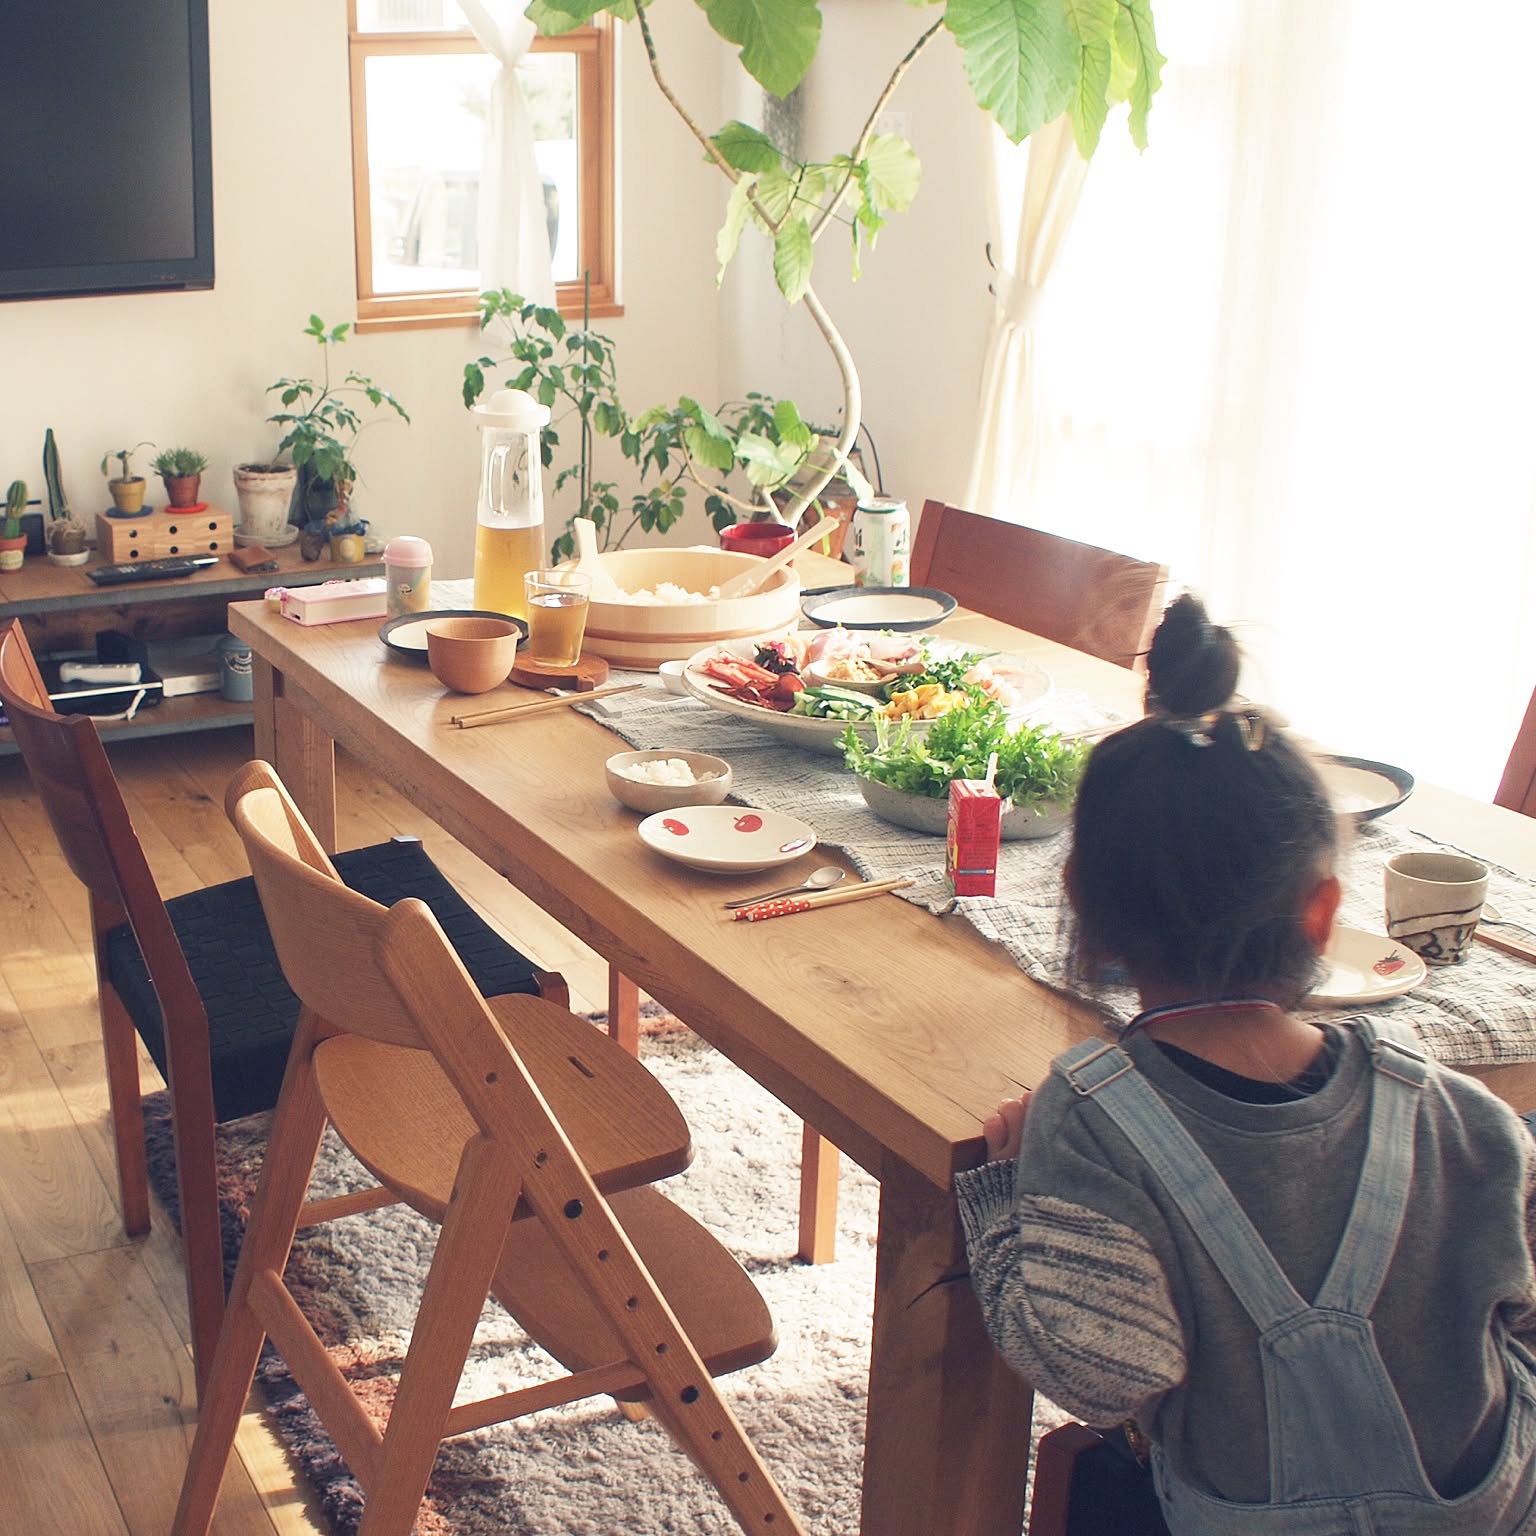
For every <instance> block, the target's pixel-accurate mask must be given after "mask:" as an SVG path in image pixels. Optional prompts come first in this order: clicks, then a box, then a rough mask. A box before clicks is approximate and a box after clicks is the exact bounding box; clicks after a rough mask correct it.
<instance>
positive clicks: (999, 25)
mask: <svg viewBox="0 0 1536 1536" xmlns="http://www.w3.org/2000/svg"><path fill="white" fill-rule="evenodd" d="M944 25H945V26H946V27H947V28H948V29H949V30H950V32H951V33H953V34H954V38H955V41H956V42H957V43H959V44H960V48H961V51H962V52H963V53H964V55H965V72H966V76H967V78H968V79H969V80H970V83H971V93H972V94H973V95H974V96H975V98H976V100H977V103H978V104H979V105H980V106H981V107H983V108H984V109H985V110H986V111H988V112H990V113H991V114H992V115H993V116H994V117H995V118H996V119H997V121H998V124H999V125H1000V126H1001V128H1002V130H1003V132H1004V133H1006V134H1007V135H1008V137H1009V138H1010V139H1011V140H1012V141H1013V142H1014V143H1015V144H1018V143H1020V142H1021V141H1022V140H1024V139H1026V138H1028V137H1029V135H1030V134H1032V133H1033V132H1034V131H1035V130H1036V129H1037V128H1042V127H1044V125H1045V124H1046V123H1048V122H1051V121H1052V120H1053V119H1054V118H1057V117H1059V116H1060V115H1061V114H1062V113H1063V112H1064V111H1065V110H1066V108H1067V103H1068V100H1069V98H1070V96H1071V93H1072V88H1073V83H1074V82H1075V81H1076V79H1077V76H1078V66H1079V54H1080V49H1079V46H1078V43H1077V39H1076V38H1075V37H1073V35H1072V29H1071V28H1070V27H1069V26H1068V24H1067V18H1066V12H1065V11H1064V9H1063V7H1062V0H949V3H948V5H947V6H946V7H945V11H944Z"/></svg>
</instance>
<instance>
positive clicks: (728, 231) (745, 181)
mask: <svg viewBox="0 0 1536 1536" xmlns="http://www.w3.org/2000/svg"><path fill="white" fill-rule="evenodd" d="M756 184H757V178H756V177H755V176H743V177H742V178H741V180H740V181H738V182H736V183H735V184H734V185H733V186H732V187H731V195H730V196H729V197H728V198H727V199H726V202H725V223H724V224H722V225H721V226H720V231H719V233H718V234H717V235H716V236H715V286H716V287H717V288H718V287H719V286H720V284H721V283H722V282H723V281H724V280H725V269H726V268H727V267H728V266H730V264H731V261H732V260H733V259H734V257H735V255H736V251H737V248H738V247H739V246H740V245H741V232H742V230H743V229H745V228H746V226H747V220H748V219H749V218H750V217H751V216H752V189H753V187H754V186H755V185H756Z"/></svg>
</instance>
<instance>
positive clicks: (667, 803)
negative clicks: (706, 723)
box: [603, 751, 731, 816]
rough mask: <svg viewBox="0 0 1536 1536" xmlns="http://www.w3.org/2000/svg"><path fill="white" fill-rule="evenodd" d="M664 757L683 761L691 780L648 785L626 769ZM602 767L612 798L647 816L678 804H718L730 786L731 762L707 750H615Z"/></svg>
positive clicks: (654, 761)
mask: <svg viewBox="0 0 1536 1536" xmlns="http://www.w3.org/2000/svg"><path fill="white" fill-rule="evenodd" d="M666 758H671V759H674V760H677V761H681V762H684V763H687V764H688V766H689V767H690V768H691V769H692V770H693V783H692V784H652V783H650V782H649V781H648V780H646V779H637V778H634V777H633V776H632V775H630V774H629V773H628V772H627V771H626V770H628V769H630V768H633V767H634V766H635V764H637V763H658V762H661V761H662V760H663V759H666ZM603 766H604V768H605V769H606V770H607V773H608V788H609V789H610V790H612V791H613V797H614V799H615V800H617V801H618V802H619V804H620V805H627V806H628V807H629V808H630V810H632V811H641V812H643V813H644V814H645V815H647V816H649V815H651V814H652V813H653V812H655V811H672V810H676V809H677V808H678V807H679V806H682V805H719V803H720V802H721V801H722V800H724V799H725V797H726V795H728V794H729V793H730V789H731V765H730V764H729V763H728V762H726V760H725V759H724V758H723V757H711V756H710V755H709V753H707V752H675V751H674V752H668V751H656V752H616V753H615V754H614V755H613V756H612V757H610V758H609V759H608V761H607V762H606V763H605V764H604V765H603Z"/></svg>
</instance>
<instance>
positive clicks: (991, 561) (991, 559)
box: [912, 501, 1168, 671]
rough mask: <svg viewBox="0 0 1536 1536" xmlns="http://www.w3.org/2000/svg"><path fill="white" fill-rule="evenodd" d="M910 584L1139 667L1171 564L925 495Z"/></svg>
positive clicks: (1104, 657)
mask: <svg viewBox="0 0 1536 1536" xmlns="http://www.w3.org/2000/svg"><path fill="white" fill-rule="evenodd" d="M912 585H913V586H915V587H937V588H938V589H939V590H940V591H943V592H948V593H949V594H950V595H951V596H952V597H955V598H957V599H958V600H959V601H960V602H961V603H963V604H964V605H965V606H966V607H967V608H974V609H975V610H976V611H977V612H978V613H984V614H986V615H988V617H990V618H994V619H1001V620H1003V621H1004V622H1005V623H1008V624H1016V625H1017V626H1018V627H1019V628H1020V629H1027V630H1029V632H1030V633H1031V634H1035V635H1043V636H1044V637H1045V638H1046V639H1047V640H1055V641H1058V642H1059V643H1060V644H1062V645H1069V646H1071V647H1072V648H1073V650H1077V651H1086V652H1087V653H1088V654H1089V655H1090V656H1098V657H1100V658H1101V659H1102V660H1104V661H1112V662H1114V663H1115V664H1116V665H1117V666H1122V667H1131V668H1133V669H1134V670H1137V671H1144V670H1145V669H1146V654H1147V649H1148V647H1149V646H1150V645H1151V644H1152V632H1153V630H1155V629H1156V628H1157V621H1158V619H1159V617H1160V616H1161V614H1162V611H1163V602H1164V596H1165V594H1166V591H1167V587H1168V567H1167V566H1166V565H1156V564H1153V563H1152V562H1151V561H1147V560H1134V559H1132V558H1131V557H1130V556H1129V555H1119V554H1115V553H1114V552H1113V551H1112V550H1107V549H1098V548H1095V547H1094V546H1093V545H1092V544H1079V543H1077V542H1076V541H1075V540H1072V539H1064V538H1061V537H1059V536H1058V535H1056V534H1053V533H1041V532H1040V531H1039V530H1038V529H1035V528H1025V527H1021V526H1020V525H1019V524H1017V523H1005V522H1003V521H1002V520H1001V519H999V518H995V517H983V516H981V515H980V514H979V513H976V512H965V511H962V510H961V509H960V508H959V507H951V506H947V505H946V504H945V503H944V502H942V501H927V502H924V503H923V513H922V516H921V517H920V518H919V519H918V524H917V537H916V538H915V540H914V541H913V545H912Z"/></svg>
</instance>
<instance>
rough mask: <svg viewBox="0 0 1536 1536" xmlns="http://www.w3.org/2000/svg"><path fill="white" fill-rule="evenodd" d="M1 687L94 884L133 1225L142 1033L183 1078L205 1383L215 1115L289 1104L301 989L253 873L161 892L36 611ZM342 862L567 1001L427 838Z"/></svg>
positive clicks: (498, 975) (173, 1091)
mask: <svg viewBox="0 0 1536 1536" xmlns="http://www.w3.org/2000/svg"><path fill="white" fill-rule="evenodd" d="M0 702H3V703H4V706H5V712H6V714H7V715H8V716H9V718H10V722H11V728H12V730H13V731H14V733H15V737H16V742H17V745H18V746H19V747H20V749H21V754H22V757H23V759H24V760H25V762H26V765H27V771H28V773H29V774H30V776H31V779H32V783H33V785H34V787H35V788H36V791H37V794H38V796H39V798H40V800H41V801H42V804H43V807H44V809H45V810H46V812H47V814H48V818H49V820H50V822H51V823H52V825H53V829H54V832H55V834H56V835H57V837H58V839H59V843H60V845H61V847H62V849H63V852H64V856H65V858H66V860H67V861H68V863H69V866H70V868H71V869H72V870H73V871H74V873H75V875H76V876H77V877H78V878H79V880H80V881H81V883H82V884H83V885H84V886H85V887H86V890H87V892H88V893H89V896H90V909H91V926H92V932H93V936H94V948H95V961H96V984H97V996H98V1005H99V1009H100V1014H101V1027H102V1040H103V1044H104V1047H105V1052H106V1066H107V1088H108V1095H109V1100H110V1105H111V1114H112V1132H113V1138H114V1142H115V1145H116V1151H117V1166H118V1183H119V1187H120V1190H121V1195H122V1204H123V1223H124V1226H125V1227H126V1228H127V1231H128V1233H129V1235H130V1236H135V1237H137V1236H139V1235H141V1234H143V1233H144V1232H147V1231H148V1230H149V1187H148V1179H147V1173H146V1167H145V1149H144V1131H143V1120H142V1116H141V1112H140V1092H139V1067H138V1053H137V1049H136V1046H135V1042H134V1036H135V1033H137V1034H138V1036H139V1037H140V1038H142V1039H143V1041H144V1044H145V1046H146V1048H147V1049H148V1051H149V1054H150V1056H151V1057H152V1058H153V1059H154V1062H155V1065H156V1066H157V1067H158V1068H159V1069H160V1073H161V1075H162V1077H163V1078H164V1079H165V1081H166V1084H167V1085H168V1087H169V1089H170V1097H171V1115H172V1129H173V1137H174V1146H175V1155H176V1178H177V1186H178V1191H179V1205H180V1220H181V1236H182V1248H183V1253H184V1256H185V1262H186V1268H187V1301H188V1308H189V1313H190V1318H191V1330H192V1347H193V1356H194V1361H195V1364H196V1374H197V1380H198V1383H199V1385H200V1386H201V1383H202V1382H203V1380H204V1379H205V1377H206V1375H207V1371H208V1367H209V1364H210V1362H211V1360H212V1358H213V1347H214V1343H215V1341H216V1339H217V1338H218V1330H219V1320H220V1317H221V1315H222V1312H223V1307H224V1270H223V1258H222V1252H221V1244H220V1236H219V1213H218V1199H217V1192H216V1189H215V1171H214V1156H213V1146H214V1125H215V1124H216V1123H217V1122H219V1121H223V1120H230V1119H235V1118H237V1117H239V1116H241V1115H246V1114H250V1113H252V1112H253V1111H256V1110H263V1109H270V1108H272V1106H273V1105H274V1104H275V1103H276V1102H277V1095H278V1090H279V1088H280V1087H281V1085H282V1076H283V1070H284V1066H285V1064H286V1061H287V1057H288V1047H289V1045H290V1043H291V1041H292V1039H293V1031H294V1026H295V1024H296V1022H297V1020H298V1013H299V1003H298V999H297V998H296V997H295V996H294V995H293V992H292V991H291V990H290V989H289V987H288V985H287V983H286V982H285V981H284V980H283V974H282V969H281V967H280V966H279V965H278V960H277V952H276V951H275V950H274V948H273V946H272V939H271V935H270V933H269V932H268V930H267V925H266V919H265V918H264V916H263V914H262V911H261V904H260V901H259V899H258V897H257V895H256V888H255V885H254V883H253V882H252V881H251V880H250V879H249V878H246V879H243V880H235V881H231V882H229V883H227V884H224V885H218V886H212V887H209V888H207V889H205V890H201V891H194V892H191V893H189V894H188V895H185V896H179V897H175V898H173V899H172V900H170V901H164V900H163V899H162V898H161V895H160V892H159V889H158V887H157V886H156V884H155V879H154V876H153V874H152V873H151V871H150V868H149V864H148V862H147V860H146V858H145V856H144V851H143V849H142V847H141V846H140V844H139V840H138V836H137V834H136V833H135V831H134V828H133V823H132V820H131V818H130V816H129V814H128V808H127V806H126V804H125V803H124V801H123V796H122V792H121V790H120V788H119V786H118V783H117V780H116V778H115V777H114V776H113V773H112V768H111V765H110V763H109V762H108V760H107V755H106V752H105V751H104V750H103V747H102V743H101V738H100V736H99V735H98V733H97V730H96V725H95V722H94V721H92V720H91V719H90V717H89V716H85V715H70V716H65V715H59V714H56V713H55V712H54V711H53V710H52V709H51V708H50V707H49V702H48V694H47V690H46V688H45V687H44V684H43V681H42V678H41V676H40V675H39V673H38V669H37V665H36V663H35V661H34V659H33V656H32V652H31V649H30V647H29V646H28V644H27V640H26V636H25V634H24V633H23V632H22V628H21V623H20V621H19V620H12V621H11V622H10V623H9V624H8V625H4V626H0ZM336 869H337V872H338V873H339V874H340V875H341V877H342V878H343V879H344V880H346V881H347V882H348V884H350V885H354V886H356V887H357V888H358V889H359V890H362V891H364V892H366V893H367V894H368V895H369V896H370V897H372V898H373V899H375V900H377V901H380V902H384V903H390V902H394V901H397V900H399V899H401V898H402V897H405V896H414V897H417V898H419V899H420V900H422V901H425V902H426V903H427V905H428V906H429V907H431V908H432V910H433V912H434V913H435V914H436V915H437V918H438V921H439V922H440V923H441V924H442V926H443V929H444V931H445V932H446V933H447V934H448V935H449V938H450V941H451V942H452V943H453V944H454V945H455V947H456V948H457V949H458V950H459V952H460V954H461V955H462V956H463V958H464V961H465V964H466V965H467V966H468V968H469V971H470V974H471V975H472V976H473V977H474V980H475V984H476V985H477V986H478V987H480V988H481V989H482V990H483V991H484V992H485V993H486V994H487V995H489V996H495V995H499V994H503V993H526V992H539V993H542V994H545V995H549V996H552V997H554V998H555V999H556V1000H558V1001H561V1002H564V1001H566V999H567V993H566V989H565V984H564V982H563V980H562V979H561V978H560V977H559V976H558V975H555V974H553V973H548V974H546V973H543V972H541V971H539V970H537V969H536V968H535V966H534V965H533V963H532V962H531V961H530V960H529V959H528V958H527V957H526V956H524V955H522V954H520V953H519V952H518V951H517V950H516V949H514V948H513V947H512V946H511V945H510V944H508V943H507V942H506V941H505V940H504V939H503V938H501V936H500V935H499V934H497V933H496V932H495V930H494V929H492V928H491V927H490V925H489V924H488V923H486V922H485V921H484V920H483V919H482V918H481V917H480V916H479V915H478V914H477V913H476V912H475V911H474V910H473V908H471V907H470V906H469V904H468V903H467V902H466V901H465V900H464V899H463V897H462V896H460V895H459V893H458V892H457V891H456V890H455V889H454V888H453V886H452V885H451V884H450V883H449V882H448V881H447V880H446V879H445V878H444V876H443V875H442V874H441V872H440V871H439V870H438V869H437V866H436V865H435V864H433V862H432V860H431V859H430V858H429V857H428V856H427V854H426V852H425V850H424V849H423V848H422V846H421V844H420V842H419V841H417V840H415V839H413V838H407V839H398V840H396V841H393V842H388V843H381V844H378V845H377V846H375V847H371V848H358V849H354V850H352V851H351V852H349V853H344V854H340V855H338V857H337V859H336ZM312 942H313V943H314V944H315V946H316V948H317V949H318V950H320V951H322V952H323V951H324V949H325V946H326V944H327V943H328V935H326V934H324V933H323V932H320V931H317V932H316V933H315V934H314V935H312ZM374 1203H378V1201H377V1200H375V1202H374ZM351 1208H353V1209H362V1208H366V1197H361V1196H359V1197H353V1198H352V1199H351Z"/></svg>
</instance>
